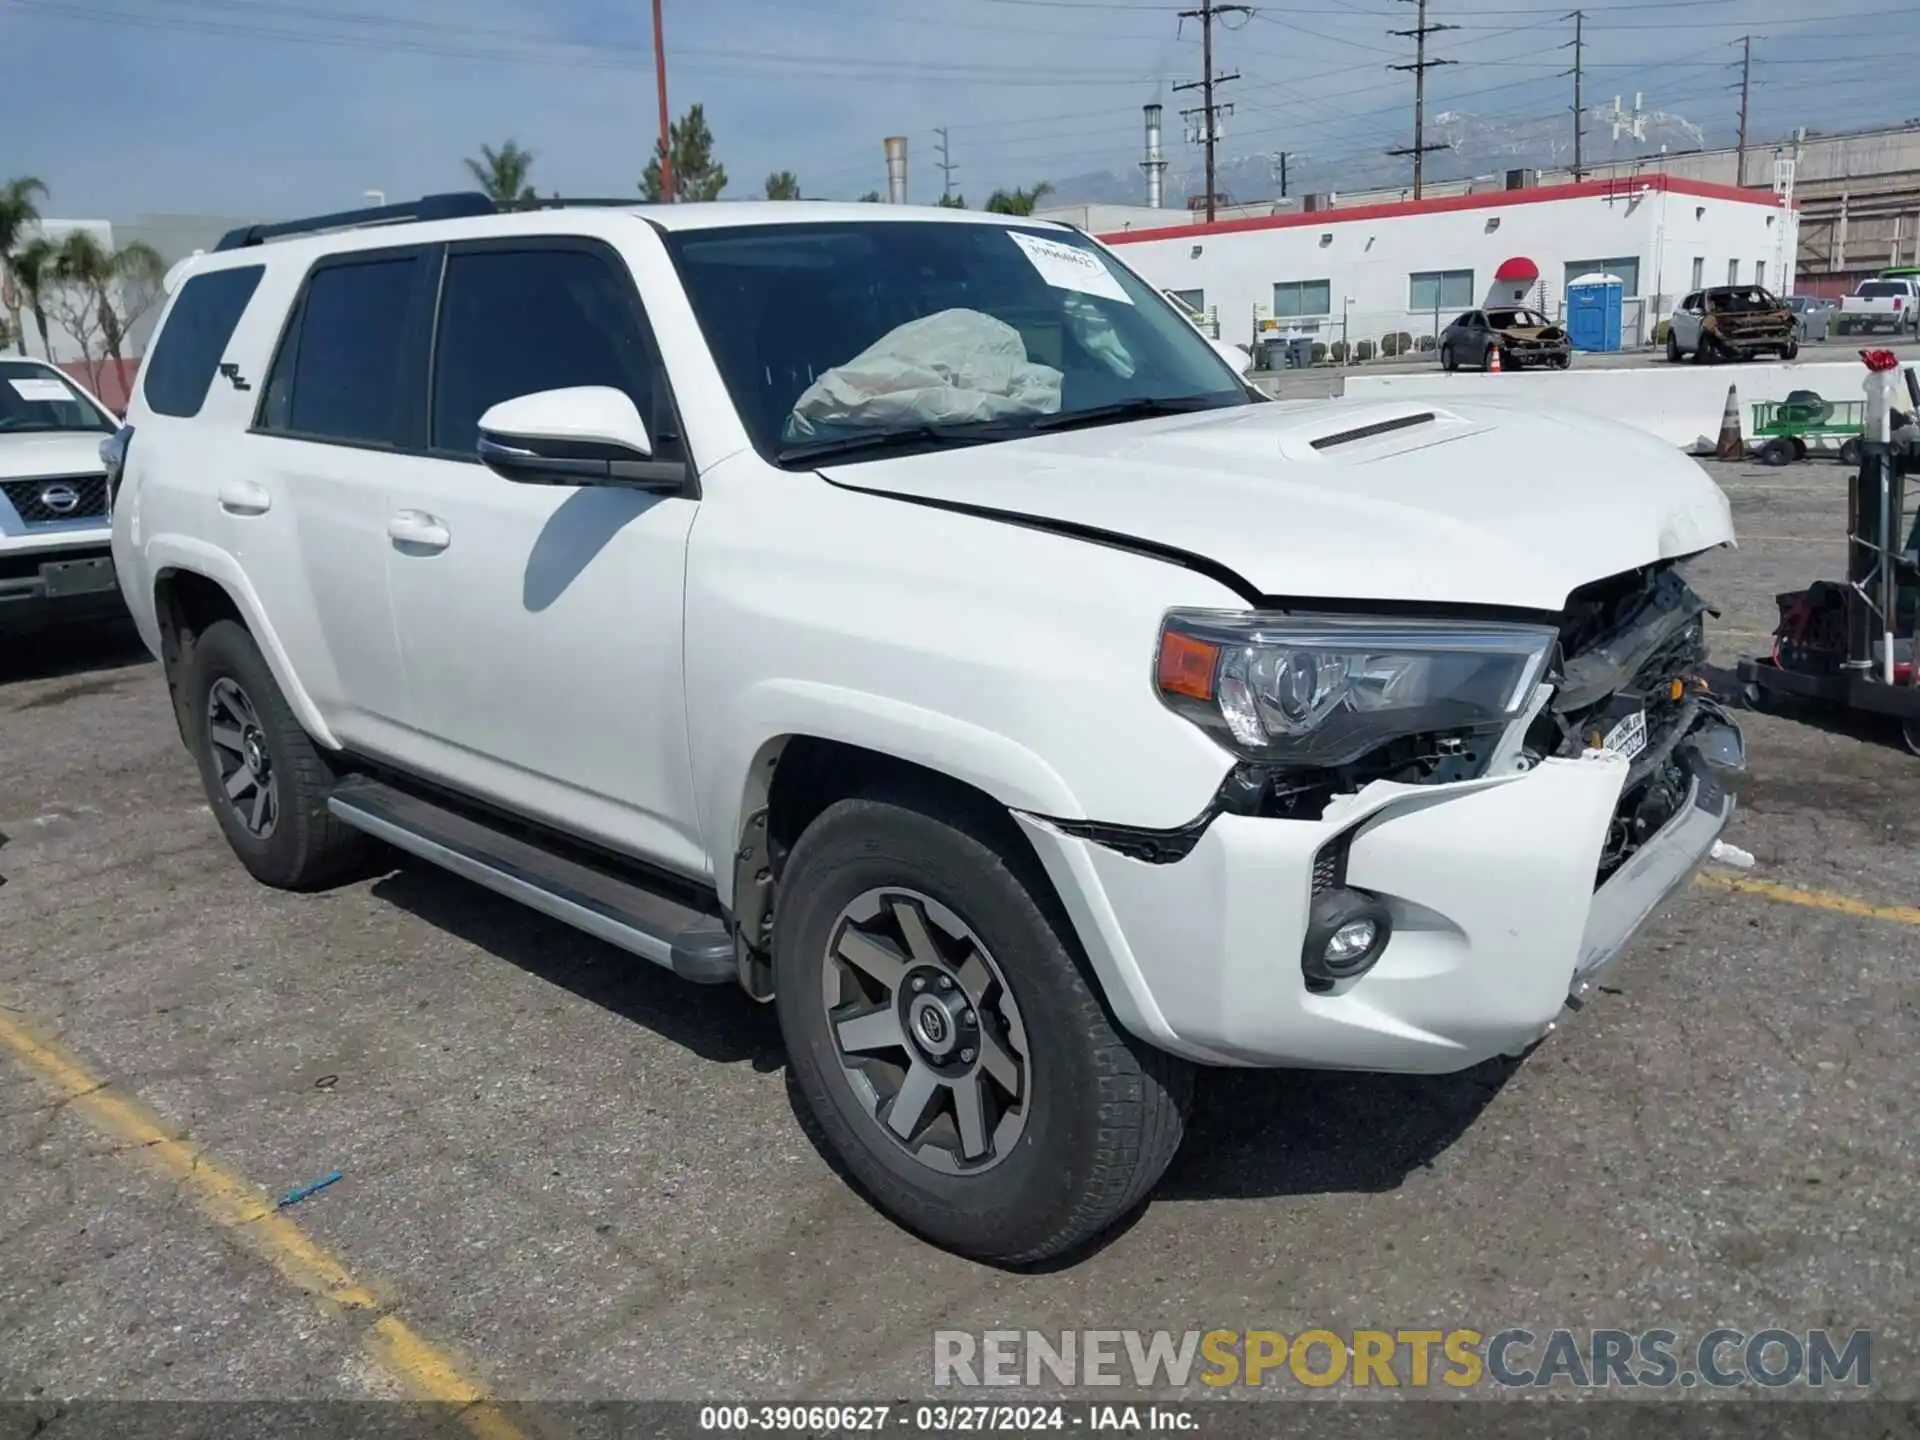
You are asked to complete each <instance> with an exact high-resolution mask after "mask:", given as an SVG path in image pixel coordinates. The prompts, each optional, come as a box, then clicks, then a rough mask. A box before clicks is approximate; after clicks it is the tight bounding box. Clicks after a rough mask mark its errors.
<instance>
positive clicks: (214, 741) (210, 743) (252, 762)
mask: <svg viewBox="0 0 1920 1440" xmlns="http://www.w3.org/2000/svg"><path fill="white" fill-rule="evenodd" d="M207 748H208V749H209V750H210V751H211V752H212V755H213V768H214V773H215V774H216V775H217V776H219V779H220V789H221V791H222V792H223V793H224V794H225V795H226V799H227V803H228V804H229V805H231V806H232V807H233V812H234V814H235V815H237V816H238V817H239V819H240V823H241V824H242V825H244V826H245V827H246V830H247V833H248V834H249V835H252V836H254V837H256V838H258V839H261V840H264V839H266V838H267V837H268V836H269V835H271V834H273V827H274V825H275V824H276V823H278V821H279V819H280V787H279V785H278V784H277V783H276V782H275V781H274V778H273V757H272V755H271V754H270V753H269V752H268V750H267V734H266V731H265V729H264V728H263V727H262V726H261V724H260V713H259V711H257V710H256V709H254V705H253V701H252V700H251V699H249V698H248V696H247V692H246V691H245V690H242V689H241V688H240V687H239V685H237V684H235V683H234V682H233V681H232V680H231V679H228V678H226V677H225V676H222V677H221V678H220V679H218V680H216V681H214V682H213V685H212V687H211V688H210V689H209V690H208V691H207Z"/></svg>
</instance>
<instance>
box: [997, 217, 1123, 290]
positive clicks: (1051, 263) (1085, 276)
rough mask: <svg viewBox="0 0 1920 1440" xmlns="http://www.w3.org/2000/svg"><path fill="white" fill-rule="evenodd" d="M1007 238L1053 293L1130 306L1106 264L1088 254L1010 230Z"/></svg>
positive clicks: (1078, 249) (1077, 248)
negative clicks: (1093, 297) (1072, 292)
mask: <svg viewBox="0 0 1920 1440" xmlns="http://www.w3.org/2000/svg"><path fill="white" fill-rule="evenodd" d="M1007 234H1008V235H1009V236H1011V237H1012V239H1013V243H1014V244H1016V245H1018V246H1019V247H1020V248H1021V249H1022V250H1023V251H1025V252H1026V256H1027V259H1029V260H1030V261H1032V262H1033V268H1034V269H1035V270H1038V271H1039V272H1040V278H1041V279H1042V280H1044V281H1046V282H1047V284H1049V285H1051V286H1053V287H1054V288H1055V289H1057V290H1078V291H1079V292H1080V293H1081V294H1082V295H1098V296H1099V297H1100V298H1101V299H1103V300H1118V301H1119V302H1120V303H1121V304H1123V305H1131V304H1132V303H1133V301H1131V300H1129V299H1128V298H1127V292H1126V291H1124V290H1122V289H1121V288H1120V282H1119V281H1118V280H1116V279H1114V278H1113V272H1112V271H1111V270H1109V269H1107V266H1106V262H1105V261H1103V260H1102V259H1101V258H1100V257H1099V256H1098V255H1096V254H1094V253H1093V252H1092V251H1091V250H1082V249H1081V248H1080V247H1079V246H1078V245H1062V244H1061V243H1060V242H1059V241H1058V240H1046V239H1043V238H1041V237H1040V236H1038V235H1023V234H1021V233H1020V232H1019V231H1018V230H1009V231H1008V232H1007Z"/></svg>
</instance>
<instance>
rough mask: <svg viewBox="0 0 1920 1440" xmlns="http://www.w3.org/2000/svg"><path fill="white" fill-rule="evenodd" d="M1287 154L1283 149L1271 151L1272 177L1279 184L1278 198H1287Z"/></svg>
mask: <svg viewBox="0 0 1920 1440" xmlns="http://www.w3.org/2000/svg"><path fill="white" fill-rule="evenodd" d="M1287 155H1288V152H1287V151H1285V150H1276V151H1274V152H1273V178H1274V180H1275V181H1276V182H1278V184H1279V186H1280V198H1281V199H1282V200H1284V199H1286V198H1287Z"/></svg>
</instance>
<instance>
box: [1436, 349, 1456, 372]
mask: <svg viewBox="0 0 1920 1440" xmlns="http://www.w3.org/2000/svg"><path fill="white" fill-rule="evenodd" d="M1440 368H1441V369H1442V370H1444V371H1446V372H1447V374H1449V375H1451V374H1452V373H1453V372H1454V371H1455V370H1457V369H1459V368H1460V367H1459V364H1458V363H1457V362H1456V361H1455V360H1454V358H1453V346H1451V345H1442V346H1441V347H1440Z"/></svg>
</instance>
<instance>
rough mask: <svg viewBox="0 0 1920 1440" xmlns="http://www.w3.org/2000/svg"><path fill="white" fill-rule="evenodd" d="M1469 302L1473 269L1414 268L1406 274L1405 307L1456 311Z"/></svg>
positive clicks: (1471, 301)
mask: <svg viewBox="0 0 1920 1440" xmlns="http://www.w3.org/2000/svg"><path fill="white" fill-rule="evenodd" d="M1472 303H1473V271H1471V270H1418V271H1415V272H1414V273H1413V274H1412V275H1409V276H1408V277H1407V308H1408V309H1409V310H1457V309H1459V308H1460V307H1461V306H1462V305H1471V304H1472Z"/></svg>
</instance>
